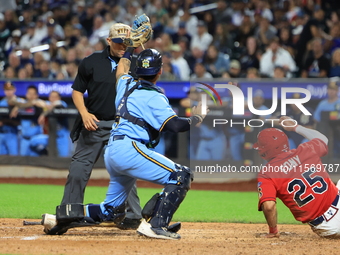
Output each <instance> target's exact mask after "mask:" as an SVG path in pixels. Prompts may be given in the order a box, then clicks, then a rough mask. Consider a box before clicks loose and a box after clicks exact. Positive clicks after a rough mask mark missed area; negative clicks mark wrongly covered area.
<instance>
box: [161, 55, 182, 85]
mask: <svg viewBox="0 0 340 255" xmlns="http://www.w3.org/2000/svg"><path fill="white" fill-rule="evenodd" d="M162 61H163V65H164V64H169V65H170V68H168V71H169V72H170V71H171V74H172V75H174V76H175V79H176V80H179V79H180V78H181V75H180V71H179V69H178V67H177V66H176V65H174V64H172V56H171V53H169V52H164V53H163V55H162ZM163 71H164V70H163ZM172 75H168V76H169V77H170V78H171V77H172ZM164 76H166V75H164Z"/></svg>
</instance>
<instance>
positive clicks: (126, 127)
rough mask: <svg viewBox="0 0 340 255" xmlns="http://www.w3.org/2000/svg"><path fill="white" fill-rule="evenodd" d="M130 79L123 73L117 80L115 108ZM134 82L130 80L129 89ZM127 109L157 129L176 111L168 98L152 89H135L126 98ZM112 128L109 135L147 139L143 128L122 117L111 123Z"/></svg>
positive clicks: (144, 140) (147, 136)
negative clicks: (117, 121)
mask: <svg viewBox="0 0 340 255" xmlns="http://www.w3.org/2000/svg"><path fill="white" fill-rule="evenodd" d="M130 79H133V78H132V76H130V75H123V76H121V77H120V78H119V80H118V81H117V96H116V108H117V109H118V106H119V103H120V101H121V100H122V98H123V96H124V93H125V90H126V86H127V84H128V81H129V80H130ZM135 84H136V81H135V80H132V81H131V82H130V83H129V84H128V86H129V89H130V88H132V87H133V86H134V85H135ZM141 106H142V107H141ZM127 109H128V111H129V113H130V114H131V115H133V116H134V117H137V118H140V119H143V120H144V121H146V122H147V123H149V124H150V125H151V126H152V127H153V128H155V129H157V130H159V131H162V129H163V128H164V125H165V124H166V123H167V121H168V120H170V119H171V118H173V117H175V116H176V113H175V112H174V111H173V110H172V108H171V106H170V104H169V100H168V98H167V97H166V96H165V95H164V94H161V93H159V92H157V91H154V90H145V89H140V90H139V89H136V90H135V91H134V92H133V93H132V94H131V95H130V96H129V97H128V99H127ZM112 128H113V129H112V131H111V135H114V136H115V135H126V136H128V137H130V138H131V139H135V140H138V141H143V142H148V141H149V135H148V132H147V131H146V130H145V129H143V128H142V127H140V126H138V125H136V124H133V123H131V122H129V121H128V120H126V119H124V118H120V121H119V123H118V124H117V123H115V124H113V126H112Z"/></svg>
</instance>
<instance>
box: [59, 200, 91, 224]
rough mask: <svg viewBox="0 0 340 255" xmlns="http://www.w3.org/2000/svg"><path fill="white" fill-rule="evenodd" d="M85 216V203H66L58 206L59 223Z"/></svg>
mask: <svg viewBox="0 0 340 255" xmlns="http://www.w3.org/2000/svg"><path fill="white" fill-rule="evenodd" d="M84 217H85V215H84V205H83V204H78V203H77V204H64V205H58V206H57V208H56V219H57V223H58V224H61V223H68V222H72V221H77V220H81V219H83V218H84Z"/></svg>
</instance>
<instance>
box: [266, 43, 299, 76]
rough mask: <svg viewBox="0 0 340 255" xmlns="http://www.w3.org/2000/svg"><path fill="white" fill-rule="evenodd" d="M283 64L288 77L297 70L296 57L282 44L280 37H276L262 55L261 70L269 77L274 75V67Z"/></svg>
mask: <svg viewBox="0 0 340 255" xmlns="http://www.w3.org/2000/svg"><path fill="white" fill-rule="evenodd" d="M275 66H281V67H283V68H284V69H285V71H286V72H287V76H288V77H292V72H294V71H296V65H295V62H294V59H293V58H292V56H291V55H290V53H289V52H288V51H286V50H285V49H283V48H282V47H281V46H280V43H279V39H278V38H277V37H274V38H273V39H272V40H271V42H270V45H269V48H268V49H267V51H266V52H265V53H264V54H263V55H262V58H261V61H260V72H261V74H262V75H266V76H268V77H273V76H274V67H275Z"/></svg>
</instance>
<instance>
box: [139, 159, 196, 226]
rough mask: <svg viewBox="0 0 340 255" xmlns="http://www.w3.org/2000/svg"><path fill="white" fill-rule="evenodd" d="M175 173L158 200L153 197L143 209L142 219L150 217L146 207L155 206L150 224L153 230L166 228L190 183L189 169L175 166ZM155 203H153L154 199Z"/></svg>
mask: <svg viewBox="0 0 340 255" xmlns="http://www.w3.org/2000/svg"><path fill="white" fill-rule="evenodd" d="M176 168H177V169H178V171H177V172H173V173H172V174H171V175H170V178H169V182H168V184H167V185H166V186H165V187H164V190H163V192H162V194H160V195H159V196H158V198H157V197H156V195H155V196H153V197H152V198H151V200H150V201H149V202H148V203H147V204H146V206H145V207H144V209H143V212H142V213H143V217H145V216H147V214H149V215H150V212H151V210H150V209H149V208H150V207H149V208H148V207H147V206H151V205H152V204H154V205H155V207H154V212H153V215H152V216H151V220H150V224H151V225H152V227H154V228H162V227H168V225H169V223H170V221H171V219H172V216H173V215H174V213H175V212H176V210H177V208H178V207H179V205H180V204H181V203H182V201H183V200H184V198H185V196H186V194H187V192H188V190H189V189H190V184H191V181H192V174H191V171H190V169H189V168H187V167H184V166H179V165H176ZM156 198H157V201H156V202H155V199H156Z"/></svg>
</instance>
